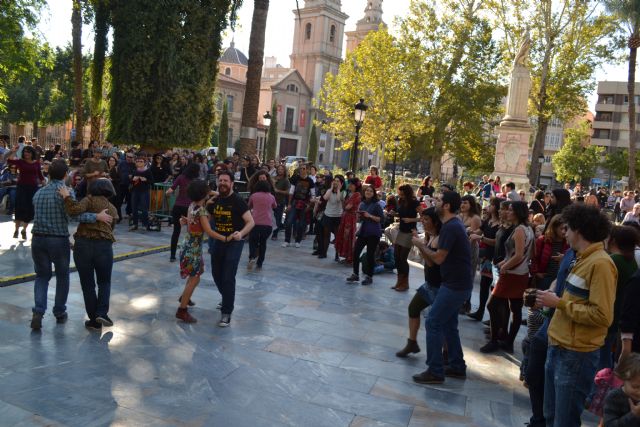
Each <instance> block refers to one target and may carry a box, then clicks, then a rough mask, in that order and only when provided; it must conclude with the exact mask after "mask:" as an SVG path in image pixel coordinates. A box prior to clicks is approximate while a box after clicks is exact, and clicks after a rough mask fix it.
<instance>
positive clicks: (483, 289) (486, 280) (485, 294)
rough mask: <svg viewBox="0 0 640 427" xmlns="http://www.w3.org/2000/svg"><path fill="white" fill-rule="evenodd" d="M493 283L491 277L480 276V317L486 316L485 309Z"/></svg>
mask: <svg viewBox="0 0 640 427" xmlns="http://www.w3.org/2000/svg"><path fill="white" fill-rule="evenodd" d="M491 283H493V279H492V278H491V277H487V276H480V301H479V305H478V313H479V316H480V317H482V316H483V315H484V308H485V307H486V305H487V300H488V299H489V292H490V290H491Z"/></svg>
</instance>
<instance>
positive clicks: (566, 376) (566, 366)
mask: <svg viewBox="0 0 640 427" xmlns="http://www.w3.org/2000/svg"><path fill="white" fill-rule="evenodd" d="M599 357H600V350H594V351H590V352H586V353H581V352H577V351H572V350H567V349H564V348H562V347H559V346H549V349H548V350H547V362H546V364H545V367H544V370H545V379H544V381H545V383H544V417H545V419H546V421H547V427H580V425H581V422H580V415H581V414H582V411H583V410H584V409H585V399H586V398H587V395H588V394H589V392H590V391H591V384H592V383H593V378H594V376H595V374H596V369H597V367H598V360H599Z"/></svg>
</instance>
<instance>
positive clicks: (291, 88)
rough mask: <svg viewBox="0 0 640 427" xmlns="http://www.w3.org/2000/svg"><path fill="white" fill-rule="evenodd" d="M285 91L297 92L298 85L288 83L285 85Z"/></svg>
mask: <svg viewBox="0 0 640 427" xmlns="http://www.w3.org/2000/svg"><path fill="white" fill-rule="evenodd" d="M287 91H289V92H294V93H298V86H296V85H294V84H293V83H291V84H288V85H287Z"/></svg>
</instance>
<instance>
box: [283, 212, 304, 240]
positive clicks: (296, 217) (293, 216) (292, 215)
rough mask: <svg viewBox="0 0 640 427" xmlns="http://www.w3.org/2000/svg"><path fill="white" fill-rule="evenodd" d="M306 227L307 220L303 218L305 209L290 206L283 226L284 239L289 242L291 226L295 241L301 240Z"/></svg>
mask: <svg viewBox="0 0 640 427" xmlns="http://www.w3.org/2000/svg"><path fill="white" fill-rule="evenodd" d="M306 227H307V222H306V220H305V209H295V208H292V209H291V210H290V211H289V212H287V220H286V222H285V228H284V241H285V242H287V243H290V242H291V229H292V228H293V231H294V233H295V236H294V237H295V239H296V243H300V242H302V237H303V235H304V230H305V228H306Z"/></svg>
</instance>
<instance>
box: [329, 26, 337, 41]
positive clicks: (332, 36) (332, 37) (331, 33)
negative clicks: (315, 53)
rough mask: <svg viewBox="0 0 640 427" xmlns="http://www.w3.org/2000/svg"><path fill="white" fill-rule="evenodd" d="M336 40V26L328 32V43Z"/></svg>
mask: <svg viewBox="0 0 640 427" xmlns="http://www.w3.org/2000/svg"><path fill="white" fill-rule="evenodd" d="M335 40H336V26H335V25H332V26H331V30H330V31H329V41H330V42H331V43H333V42H334V41H335Z"/></svg>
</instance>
